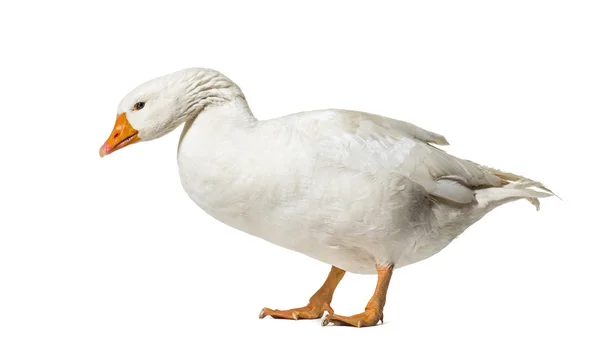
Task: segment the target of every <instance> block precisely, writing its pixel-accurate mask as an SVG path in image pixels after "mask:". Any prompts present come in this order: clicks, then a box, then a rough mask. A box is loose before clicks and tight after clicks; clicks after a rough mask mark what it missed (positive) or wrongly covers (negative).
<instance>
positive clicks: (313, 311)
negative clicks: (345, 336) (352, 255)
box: [258, 266, 346, 320]
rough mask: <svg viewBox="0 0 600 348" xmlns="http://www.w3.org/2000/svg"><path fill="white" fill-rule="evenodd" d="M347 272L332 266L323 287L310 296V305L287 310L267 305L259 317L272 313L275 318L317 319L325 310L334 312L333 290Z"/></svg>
mask: <svg viewBox="0 0 600 348" xmlns="http://www.w3.org/2000/svg"><path fill="white" fill-rule="evenodd" d="M345 273H346V271H344V270H342V269H339V268H337V267H335V266H332V267H331V271H330V272H329V275H328V276H327V280H325V283H324V284H323V286H321V288H320V289H319V290H317V292H315V294H314V295H313V296H312V297H311V298H310V300H309V301H308V305H306V306H304V307H301V308H294V309H288V310H285V311H282V310H277V309H270V308H266V307H265V308H263V310H262V311H260V314H259V316H258V317H259V318H261V319H262V318H264V317H266V316H267V315H270V316H271V317H273V318H275V319H294V320H298V319H317V318H320V317H322V316H323V313H324V312H325V310H327V311H328V312H330V313H333V309H331V306H330V304H331V299H332V298H333V292H334V291H335V288H336V287H337V285H338V284H339V283H340V280H342V278H343V277H344V274H345Z"/></svg>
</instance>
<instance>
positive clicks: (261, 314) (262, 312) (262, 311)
mask: <svg viewBox="0 0 600 348" xmlns="http://www.w3.org/2000/svg"><path fill="white" fill-rule="evenodd" d="M264 317H266V314H265V309H264V308H263V309H261V310H260V313H259V314H258V319H263V318H264Z"/></svg>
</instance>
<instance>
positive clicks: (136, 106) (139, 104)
mask: <svg viewBox="0 0 600 348" xmlns="http://www.w3.org/2000/svg"><path fill="white" fill-rule="evenodd" d="M144 106H146V103H144V102H139V103H135V105H134V106H133V108H134V109H135V110H141V109H143V108H144Z"/></svg>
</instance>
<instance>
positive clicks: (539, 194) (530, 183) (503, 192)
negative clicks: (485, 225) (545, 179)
mask: <svg viewBox="0 0 600 348" xmlns="http://www.w3.org/2000/svg"><path fill="white" fill-rule="evenodd" d="M484 168H485V169H486V170H487V171H489V172H490V173H492V174H494V175H495V176H497V177H498V178H500V179H502V180H503V182H504V185H503V186H501V187H490V188H486V189H482V190H478V192H477V200H478V201H480V203H484V204H486V205H491V207H492V208H493V207H495V206H498V205H502V204H504V203H507V202H510V201H514V200H518V199H523V198H524V199H526V200H527V201H529V202H530V203H531V204H533V205H534V206H535V208H536V210H540V201H539V198H545V197H550V196H556V197H558V196H557V195H556V194H555V193H554V192H552V191H551V190H550V189H549V188H547V187H546V186H544V185H543V184H542V183H540V182H539V181H535V180H531V179H529V178H526V177H523V176H520V175H517V174H513V173H508V172H504V171H501V170H498V169H494V168H489V167H484ZM558 198H560V197H558Z"/></svg>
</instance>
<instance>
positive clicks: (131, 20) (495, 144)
mask: <svg viewBox="0 0 600 348" xmlns="http://www.w3.org/2000/svg"><path fill="white" fill-rule="evenodd" d="M391 4H392V2H388V3H385V2H376V1H368V2H367V1H365V2H362V3H360V4H357V3H351V2H309V1H301V2H297V3H296V4H295V5H291V4H289V3H284V2H281V1H280V2H271V3H267V2H260V3H259V2H257V1H247V2H241V1H240V2H237V3H236V2H227V1H218V2H217V1H189V2H188V3H184V2H179V1H173V0H170V1H167V2H164V4H163V5H154V4H151V2H148V1H138V2H133V1H119V2H115V3H112V4H111V3H110V2H98V3H97V4H91V3H85V2H75V1H72V2H66V1H58V0H57V1H47V2H42V1H37V2H20V3H18V4H17V2H13V3H12V4H8V2H6V3H4V4H3V5H1V8H0V35H1V36H2V40H1V42H0V45H1V51H2V53H1V54H0V59H1V64H0V73H1V75H0V86H1V91H0V98H1V107H0V110H1V112H2V114H1V120H2V123H1V128H0V129H1V133H2V134H1V136H0V151H1V166H2V169H1V170H0V175H1V180H0V185H1V191H0V192H1V193H0V194H1V197H2V199H1V201H0V202H1V204H2V207H1V210H0V214H1V218H0V229H1V230H0V347H3V348H12V347H86V348H87V347H219V346H225V345H227V344H237V345H235V346H253V345H257V346H261V347H279V346H283V347H296V346H302V347H306V346H329V347H353V346H367V345H368V346H369V347H377V346H380V345H385V346H393V347H434V346H435V347H439V346H449V347H507V346H509V347H533V346H537V347H548V346H560V347H567V346H569V347H598V346H599V344H600V342H599V340H598V327H599V314H598V313H599V309H600V308H599V307H600V306H599V300H598V294H599V293H600V287H599V286H598V276H599V269H598V265H599V264H600V262H599V261H600V257H599V256H598V255H599V252H598V248H599V242H600V238H599V236H600V229H599V228H598V225H597V220H598V219H597V215H598V214H599V212H598V210H597V206H598V197H599V196H598V194H599V193H600V192H598V170H597V166H596V163H597V161H598V154H597V152H598V151H597V150H598V145H597V137H598V130H597V128H596V127H597V126H596V125H597V122H596V121H597V119H598V117H599V106H600V103H599V95H600V69H599V67H600V49H599V42H600V41H599V39H600V24H599V23H600V21H599V18H600V11H599V8H598V6H597V5H596V4H597V2H594V1H587V2H586V1H523V0H520V1H502V2H492V1H438V2H432V1H419V2H416V1H413V2H397V3H395V4H394V5H391ZM191 66H202V67H210V68H214V69H217V70H220V71H221V72H223V73H224V74H225V75H227V76H228V77H230V78H231V79H233V80H234V81H235V82H236V83H238V85H240V87H241V88H242V90H243V91H244V93H245V94H246V97H247V99H248V100H249V103H250V106H251V108H252V110H253V112H254V113H255V115H256V116H257V117H258V118H260V119H267V118H272V117H278V116H283V115H285V114H289V113H293V112H297V111H302V110H311V109H320V108H346V109H355V110H362V111H368V112H373V113H378V114H381V115H385V116H389V117H394V118H398V119H403V120H406V121H409V122H413V123H415V124H417V125H419V126H421V127H424V128H426V129H429V130H432V131H434V132H438V133H441V134H443V135H445V136H446V137H447V138H448V140H449V141H450V143H451V145H450V146H449V147H447V148H446V149H447V150H448V151H449V152H451V153H453V154H455V155H458V156H461V157H464V158H468V159H471V160H474V161H477V162H480V163H483V164H486V165H490V166H493V167H498V168H501V169H504V170H508V171H512V172H516V173H518V174H522V175H525V176H528V177H531V178H533V179H536V180H540V181H542V182H543V183H545V184H546V185H547V186H549V187H550V188H551V189H553V190H554V191H555V192H556V193H557V194H558V195H559V196H561V198H562V200H559V199H557V198H549V199H544V200H543V201H542V207H541V208H542V209H541V211H540V212H536V211H535V208H534V207H533V206H532V205H530V204H528V203H527V202H525V201H520V202H516V203H512V204H509V205H506V206H503V207H501V208H499V209H497V210H495V211H494V212H492V213H491V214H489V215H488V216H486V217H485V218H484V219H483V220H481V221H480V222H479V223H477V224H476V225H474V226H473V227H472V228H470V229H469V230H467V231H466V232H465V234H463V235H462V236H461V237H460V238H458V239H457V240H456V241H454V242H453V243H452V244H451V245H450V246H449V247H448V248H446V249H445V250H443V251H442V252H441V253H439V254H438V255H435V256H434V257H432V258H430V259H427V260H425V261H422V262H420V263H418V264H415V265H412V266H409V267H406V268H403V269H400V270H397V271H396V272H395V273H394V276H393V278H392V284H391V287H390V290H389V294H388V302H387V306H386V308H385V319H386V322H385V324H384V325H380V326H377V327H373V328H365V329H354V328H346V327H334V326H328V327H321V326H320V321H318V320H315V321H299V322H292V321H278V320H273V319H270V318H267V319H263V320H259V319H258V313H259V311H260V309H261V308H262V307H264V306H268V307H271V308H280V309H285V308H290V307H293V306H302V305H304V304H306V302H307V301H308V298H309V297H310V296H311V295H312V293H313V292H314V291H315V290H316V289H317V288H318V287H319V286H320V285H321V283H322V282H323V280H324V279H325V276H326V275H327V273H328V271H329V266H328V265H325V264H322V263H320V262H317V261H315V260H312V259H309V258H307V257H305V256H303V255H300V254H297V253H294V252H290V251H287V250H283V249H281V248H279V247H276V246H274V245H270V244H268V243H266V242H264V241H262V240H259V239H257V238H254V237H251V236H249V235H246V234H244V233H242V232H238V231H235V230H232V229H230V228H228V227H226V226H224V225H222V224H221V223H219V222H217V221H215V220H213V219H212V218H210V217H209V216H207V215H206V214H205V213H204V212H202V211H201V210H200V209H199V208H197V207H196V206H195V205H194V204H193V203H192V201H191V200H189V198H188V197H187V196H186V195H185V193H184V192H183V189H182V188H181V185H180V182H179V177H178V172H177V166H176V161H175V152H176V145H177V139H178V137H179V132H180V129H178V130H177V131H175V132H173V133H171V134H169V135H168V136H166V137H164V138H161V139H159V140H156V141H153V142H150V143H144V144H139V145H134V146H131V147H128V148H127V149H124V150H121V151H119V152H117V153H115V154H113V155H111V156H108V157H106V158H104V159H100V157H99V156H98V149H99V147H100V145H101V144H102V143H103V142H104V140H105V139H106V137H107V136H108V135H109V133H110V131H111V129H112V126H113V122H114V118H115V112H116V106H117V104H118V102H119V100H120V99H121V98H122V97H123V96H124V95H125V94H126V93H127V92H128V91H129V90H130V89H132V88H134V87H135V86H137V85H138V84H140V83H142V82H144V81H146V80H148V79H151V78H154V77H156V76H158V75H162V74H165V73H169V72H172V71H175V70H179V69H181V68H185V67H191ZM375 281H376V279H375V277H374V276H359V275H353V274H348V275H347V276H346V277H345V278H344V280H343V281H342V282H341V284H340V287H339V288H338V291H337V293H336V296H335V298H334V301H333V307H334V308H335V309H336V312H337V313H340V314H354V313H356V312H359V311H362V309H363V308H364V306H365V304H366V302H367V300H368V299H369V297H370V296H371V294H372V291H373V289H374V286H375Z"/></svg>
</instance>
